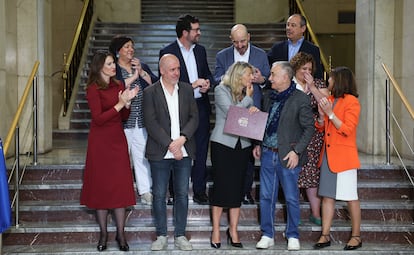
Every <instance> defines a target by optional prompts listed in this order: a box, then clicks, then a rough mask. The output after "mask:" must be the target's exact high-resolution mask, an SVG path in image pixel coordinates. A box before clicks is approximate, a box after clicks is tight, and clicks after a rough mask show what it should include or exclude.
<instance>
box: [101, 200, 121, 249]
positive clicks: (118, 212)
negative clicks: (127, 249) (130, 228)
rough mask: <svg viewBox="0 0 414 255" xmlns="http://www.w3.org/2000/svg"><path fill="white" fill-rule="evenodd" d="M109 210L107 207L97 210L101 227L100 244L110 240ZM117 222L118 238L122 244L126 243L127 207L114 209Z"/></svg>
mask: <svg viewBox="0 0 414 255" xmlns="http://www.w3.org/2000/svg"><path fill="white" fill-rule="evenodd" d="M108 211H109V210H107V209H99V210H96V218H97V220H98V224H99V229H100V231H101V235H100V238H99V244H104V243H106V241H107V240H108V230H107V225H108V223H107V222H108ZM114 214H115V222H116V238H117V239H118V241H119V243H120V244H121V245H125V244H126V240H125V232H124V227H125V208H116V209H114Z"/></svg>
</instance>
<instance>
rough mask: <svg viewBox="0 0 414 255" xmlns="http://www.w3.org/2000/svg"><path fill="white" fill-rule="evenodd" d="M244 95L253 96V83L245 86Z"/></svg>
mask: <svg viewBox="0 0 414 255" xmlns="http://www.w3.org/2000/svg"><path fill="white" fill-rule="evenodd" d="M246 96H249V97H252V96H253V84H249V85H247V86H246Z"/></svg>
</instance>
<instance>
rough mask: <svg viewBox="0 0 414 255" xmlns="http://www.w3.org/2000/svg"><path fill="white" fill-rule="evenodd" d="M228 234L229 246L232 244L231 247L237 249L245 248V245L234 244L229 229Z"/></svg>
mask: <svg viewBox="0 0 414 255" xmlns="http://www.w3.org/2000/svg"><path fill="white" fill-rule="evenodd" d="M226 234H227V244H229V243H230V244H231V246H233V247H236V248H243V244H242V243H234V242H233V238H231V235H230V229H227V231H226Z"/></svg>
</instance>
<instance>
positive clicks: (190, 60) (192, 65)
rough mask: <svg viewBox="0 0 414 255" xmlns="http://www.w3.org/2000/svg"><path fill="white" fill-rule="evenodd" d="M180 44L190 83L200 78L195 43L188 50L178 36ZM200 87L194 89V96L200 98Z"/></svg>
mask: <svg viewBox="0 0 414 255" xmlns="http://www.w3.org/2000/svg"><path fill="white" fill-rule="evenodd" d="M177 43H178V46H180V51H181V55H183V59H184V63H185V67H186V68H187V73H188V79H189V80H190V83H193V82H195V81H196V80H198V71H197V62H196V59H195V55H194V47H195V46H196V45H195V44H193V45H191V47H190V49H189V50H187V49H186V48H185V47H184V45H183V44H182V43H181V42H180V40H178V38H177ZM200 97H201V93H200V88H195V89H194V98H200Z"/></svg>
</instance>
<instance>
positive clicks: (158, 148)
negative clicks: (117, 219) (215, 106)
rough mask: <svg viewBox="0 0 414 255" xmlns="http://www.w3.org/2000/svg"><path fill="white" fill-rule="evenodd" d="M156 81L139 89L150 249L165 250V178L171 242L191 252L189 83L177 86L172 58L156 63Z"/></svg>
mask: <svg viewBox="0 0 414 255" xmlns="http://www.w3.org/2000/svg"><path fill="white" fill-rule="evenodd" d="M159 65H160V73H161V77H160V80H159V81H158V82H156V83H154V84H153V85H151V86H149V87H147V88H146V89H145V90H144V102H143V106H144V124H145V127H146V128H147V131H148V140H147V144H146V151H145V156H146V157H147V158H148V160H149V163H150V166H151V176H152V183H153V184H152V191H153V212H154V222H155V227H156V234H157V240H156V241H154V242H153V243H152V245H151V250H154V251H158V250H164V249H166V248H167V244H168V242H167V206H166V203H165V201H166V193H167V186H168V181H169V178H170V174H172V179H173V183H174V192H175V199H174V224H175V231H174V238H175V241H174V243H175V246H177V247H178V248H179V249H181V250H192V245H191V243H190V242H189V241H188V240H187V239H186V237H185V229H186V225H187V211H188V186H189V184H188V180H189V178H190V174H191V162H192V160H194V159H195V152H196V144H195V139H194V134H195V132H196V130H197V126H198V110H197V104H196V102H195V99H194V94H193V88H192V87H191V85H190V84H188V83H185V82H179V81H178V80H179V77H180V62H179V60H178V58H177V57H176V56H174V55H172V54H165V55H164V56H162V57H161V59H160V64H159Z"/></svg>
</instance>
